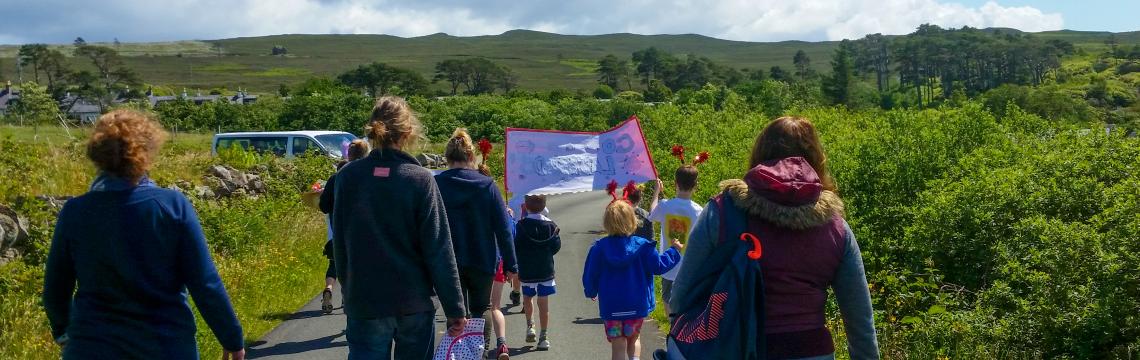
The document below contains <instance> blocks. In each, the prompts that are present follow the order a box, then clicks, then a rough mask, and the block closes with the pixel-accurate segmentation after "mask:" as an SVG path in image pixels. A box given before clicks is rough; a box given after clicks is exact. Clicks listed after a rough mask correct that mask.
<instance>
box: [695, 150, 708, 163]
mask: <svg viewBox="0 0 1140 360" xmlns="http://www.w3.org/2000/svg"><path fill="white" fill-rule="evenodd" d="M705 161H709V152H708V151H701V153H700V154H697V156H696V157H694V158H693V165H700V164H703V163H704V162H705Z"/></svg>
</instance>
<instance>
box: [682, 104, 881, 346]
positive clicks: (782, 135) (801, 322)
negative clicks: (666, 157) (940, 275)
mask: <svg viewBox="0 0 1140 360" xmlns="http://www.w3.org/2000/svg"><path fill="white" fill-rule="evenodd" d="M750 165H751V169H750V170H749V171H748V172H747V173H746V174H745V175H744V178H743V179H734V180H727V181H724V182H722V183H721V188H722V189H723V190H724V192H723V193H722V194H721V195H720V196H718V197H717V198H715V199H714V200H713V201H711V202H710V203H709V204H708V206H706V207H705V211H704V212H703V213H702V214H701V217H700V219H698V220H697V224H696V225H695V226H694V228H693V231H692V234H691V236H690V238H689V244H688V252H687V253H686V255H685V257H686V259H687V260H685V262H684V263H683V264H682V266H681V270H680V273H679V274H678V276H677V279H676V281H675V282H674V284H673V297H672V299H671V301H670V306H671V308H672V311H673V314H671V315H673V316H676V317H677V318H676V322H675V323H674V325H673V330H672V333H671V334H670V339H669V351H668V358H669V359H684V358H686V356H685V355H688V356H687V357H688V358H694V356H693V355H692V354H689V353H688V352H692V351H693V349H702V347H701V346H706V347H705V348H714V349H729V348H732V346H723V344H719V345H716V346H712V347H707V345H708V344H710V343H714V342H716V341H717V340H718V339H719V340H724V339H732V340H731V341H730V342H731V344H729V345H735V344H748V345H745V346H738V347H737V348H744V350H743V351H740V352H737V353H735V354H745V355H737V356H743V357H741V358H756V359H813V360H815V359H833V358H834V353H835V345H834V344H833V342H832V337H831V333H830V332H829V331H828V328H827V325H826V321H825V320H826V319H825V313H824V306H825V304H826V303H827V289H828V288H831V289H832V290H833V291H834V292H835V297H836V300H837V302H838V304H839V310H840V312H841V313H842V315H843V320H844V328H845V329H846V333H847V342H848V350H849V353H850V355H851V358H852V359H877V358H878V357H879V351H878V343H877V341H876V337H875V328H874V317H873V315H872V310H871V297H870V292H869V291H868V288H867V279H866V275H865V273H864V270H863V260H862V257H861V256H860V254H859V245H858V243H856V241H855V236H854V234H853V233H852V231H851V228H850V226H848V224H847V222H846V221H845V220H844V218H843V201H842V200H841V199H840V198H839V195H838V194H837V192H836V189H837V188H836V185H835V181H834V180H833V179H832V178H831V175H830V173H829V172H828V170H827V161H826V156H825V154H824V152H823V147H822V146H821V145H820V141H819V137H818V135H817V134H816V131H815V127H814V126H813V125H812V124H811V122H810V121H808V120H807V119H804V118H798V117H782V118H779V119H776V120H775V121H773V122H772V123H770V124H768V126H767V127H765V129H764V130H763V131H762V132H761V133H760V135H759V136H758V137H757V139H756V142H755V144H754V146H753V149H752V157H751V162H750ZM735 219H739V220H735ZM740 240H744V241H740ZM736 247H739V248H741V249H744V250H748V251H747V256H748V258H751V259H752V260H753V261H751V264H749V262H748V261H743V262H740V261H738V262H734V263H731V265H729V266H727V267H726V266H724V265H720V264H723V263H720V264H710V263H711V262H714V261H718V260H716V259H718V258H719V256H721V255H718V254H724V253H725V252H724V250H726V249H729V248H736ZM743 253H744V252H743V251H742V252H741V254H743ZM734 259H735V260H739V259H745V258H744V257H742V256H738V257H736V258H734ZM757 262H758V263H759V266H756V265H753V264H755V263H757ZM739 264H743V265H739ZM749 266H751V268H750V267H749ZM718 268H720V269H728V268H732V269H733V270H734V271H727V270H722V271H721V272H720V273H719V274H717V271H716V269H718ZM709 269H712V271H709ZM740 269H745V270H744V271H736V270H740ZM747 269H756V270H755V271H754V272H753V273H754V274H755V276H754V277H749V275H748V272H747ZM725 272H727V273H729V274H728V276H729V278H731V277H732V276H737V277H736V278H737V279H747V280H742V281H740V282H738V284H740V285H730V286H726V285H724V284H731V282H726V281H723V280H724V279H725V278H726V276H725ZM737 274H744V275H737ZM709 279H712V280H711V282H715V283H716V284H715V285H709V284H710V280H709ZM726 287H727V288H728V289H729V291H727V293H728V300H727V302H726V301H725V298H726V297H725V296H724V294H725V293H726V292H725V291H722V290H724V288H726ZM713 288H716V289H715V290H714V289H713ZM757 288H760V289H757ZM741 289H744V290H741ZM758 290H762V291H758ZM734 292H735V293H737V294H733V293H734ZM734 296H735V297H734ZM734 304H741V305H740V306H737V307H736V308H735V311H736V313H732V309H733V305H734ZM706 308H714V309H716V308H722V309H726V310H725V314H724V316H723V318H727V319H733V320H732V321H731V322H730V321H721V319H722V318H720V317H716V316H711V317H709V316H706V317H703V318H702V317H701V316H695V317H694V316H692V315H693V314H700V312H701V311H702V310H704V309H706ZM749 316H753V317H754V318H755V321H754V323H755V324H756V325H755V326H754V327H755V328H754V329H753V328H748V327H745V326H739V325H736V324H735V323H736V322H737V320H739V319H742V318H748V317H749ZM686 317H687V318H688V319H686ZM694 318H700V319H698V320H699V321H697V322H698V323H702V324H708V323H712V324H711V325H712V326H716V327H718V329H719V332H714V335H711V336H710V335H709V333H708V332H702V329H701V328H702V326H696V325H701V324H687V323H686V322H689V321H690V320H692V319H694ZM721 325H723V326H721ZM705 328H706V329H707V327H705ZM742 332H743V333H747V335H745V336H743V338H742V339H739V341H738V338H740V337H741V334H740V333H742ZM702 342H703V343H702ZM749 347H751V348H749ZM687 349H688V351H686V350H687ZM704 355H708V354H707V353H706V354H704ZM702 357H704V356H702Z"/></svg>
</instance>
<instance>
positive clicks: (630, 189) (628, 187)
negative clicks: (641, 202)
mask: <svg viewBox="0 0 1140 360" xmlns="http://www.w3.org/2000/svg"><path fill="white" fill-rule="evenodd" d="M635 191H637V183H635V182H633V180H630V181H629V182H628V183H626V184H625V188H624V189H622V191H621V193H622V197H623V198H625V200H626V201H629V195H630V194H633V193H634V192H635Z"/></svg>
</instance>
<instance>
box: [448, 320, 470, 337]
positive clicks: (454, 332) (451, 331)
mask: <svg viewBox="0 0 1140 360" xmlns="http://www.w3.org/2000/svg"><path fill="white" fill-rule="evenodd" d="M466 326H467V318H465V317H461V318H450V319H447V334H448V335H451V336H452V337H456V336H459V335H461V334H463V328H464V327H466Z"/></svg>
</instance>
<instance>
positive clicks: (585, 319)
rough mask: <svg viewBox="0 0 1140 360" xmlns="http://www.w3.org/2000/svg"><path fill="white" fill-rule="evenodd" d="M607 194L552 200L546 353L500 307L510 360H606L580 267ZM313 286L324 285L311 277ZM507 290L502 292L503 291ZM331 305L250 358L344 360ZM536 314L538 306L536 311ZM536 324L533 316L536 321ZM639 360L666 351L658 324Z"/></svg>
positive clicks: (256, 348) (337, 315) (288, 325)
mask: <svg viewBox="0 0 1140 360" xmlns="http://www.w3.org/2000/svg"><path fill="white" fill-rule="evenodd" d="M609 199H610V197H609V195H607V194H605V193H603V192H600V191H596V192H591V193H581V194H568V195H560V196H556V197H552V198H550V200H549V202H548V205H549V206H548V207H549V208H550V211H551V214H550V218H551V219H553V220H554V221H555V222H556V223H558V226H559V227H561V228H562V250H561V251H560V252H559V253H558V255H556V256H555V266H556V271H557V278H556V279H555V281H556V282H557V284H558V285H557V288H558V293H557V294H555V295H554V296H552V297H551V298H550V305H551V309H550V342H551V349H550V350H549V351H537V350H535V349H534V345H535V344H533V343H526V342H524V341H523V340H524V338H525V333H526V317H525V316H524V315H523V313H522V306H517V307H511V306H509V305H510V304H509V300H508V297H507V296H506V295H507V294H505V293H504V294H503V300H504V301H506V302H508V303H507V304H505V305H507V307H504V308H503V311H504V313H505V314H506V316H507V344H508V346H509V347H510V349H511V358H512V359H524V360H531V359H533V360H543V359H573V360H586V359H605V358H609V354H610V350H609V344H608V343H607V342H606V340H605V334H604V333H603V331H602V325H601V324H602V321H601V319H599V318H598V306H597V303H595V302H593V301H590V300H589V299H586V298H585V295H583V293H582V280H581V279H582V265H583V264H585V261H586V253H587V251H589V249H590V244H592V243H593V242H594V240H596V239H597V238H598V236H599V235H598V234H599V232H600V231H601V229H602V225H601V224H602V213H603V210H604V208H605V205H606V204H607V202H608V201H609ZM314 275H315V277H314V278H313V281H322V280H321V279H320V278H319V276H320V275H318V274H314ZM506 291H507V290H504V292H506ZM333 304H334V305H338V307H337V308H336V310H335V311H334V312H333V313H332V314H330V315H322V314H321V312H320V296H317V297H316V298H314V299H313V300H312V301H310V302H309V303H308V304H306V305H305V306H304V307H303V308H301V309H300V310H299V311H298V312H297V313H295V314H293V316H291V317H290V318H289V320H286V321H285V322H283V323H282V324H281V325H280V326H278V327H277V328H276V329H274V330H273V331H271V332H270V333H269V334H267V335H265V337H264V338H262V339H261V340H260V341H258V342H256V343H254V344H253V345H252V346H251V347H250V348H249V350H248V351H247V352H248V355H249V358H253V359H276V360H285V359H344V358H347V356H348V343H347V342H346V340H345V337H344V324H345V317H344V313H343V312H342V310H341V308H340V307H339V304H340V293H339V291H334V299H333ZM536 309H537V307H536ZM442 315H443V313H442V312H441V311H437V313H436V328H437V331H438V334H440V335H437V336H436V341H439V338H440V337H442V331H443V327H444V325H443V321H444V319H443V316H442ZM537 321H538V316H537V314H536V315H535V322H537ZM641 342H642V352H641V357H642V358H643V359H651V358H652V356H651V354H652V352H653V350H654V349H659V348H664V346H665V340H664V335H663V334H661V333H660V331H659V330H658V328H657V324H656V323H654V322H652V321H651V320H648V319H647V321H646V323H645V326H644V328H643V330H642V340H641Z"/></svg>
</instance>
